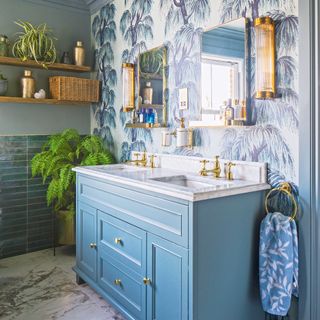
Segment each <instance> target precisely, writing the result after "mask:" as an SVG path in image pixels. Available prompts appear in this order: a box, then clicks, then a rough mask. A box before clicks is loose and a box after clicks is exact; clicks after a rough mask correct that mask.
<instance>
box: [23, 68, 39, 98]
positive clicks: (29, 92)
mask: <svg viewBox="0 0 320 320" xmlns="http://www.w3.org/2000/svg"><path fill="white" fill-rule="evenodd" d="M21 91H22V98H33V96H34V93H35V91H36V81H35V80H34V78H33V77H32V72H31V71H30V70H25V71H24V75H23V77H22V78H21Z"/></svg>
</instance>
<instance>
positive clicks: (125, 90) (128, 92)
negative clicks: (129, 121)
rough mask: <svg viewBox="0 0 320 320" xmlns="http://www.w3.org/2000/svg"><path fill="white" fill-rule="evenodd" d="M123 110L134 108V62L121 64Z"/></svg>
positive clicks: (127, 110)
mask: <svg viewBox="0 0 320 320" xmlns="http://www.w3.org/2000/svg"><path fill="white" fill-rule="evenodd" d="M122 96H123V112H129V111H132V110H133V109H134V64H132V63H123V64H122Z"/></svg>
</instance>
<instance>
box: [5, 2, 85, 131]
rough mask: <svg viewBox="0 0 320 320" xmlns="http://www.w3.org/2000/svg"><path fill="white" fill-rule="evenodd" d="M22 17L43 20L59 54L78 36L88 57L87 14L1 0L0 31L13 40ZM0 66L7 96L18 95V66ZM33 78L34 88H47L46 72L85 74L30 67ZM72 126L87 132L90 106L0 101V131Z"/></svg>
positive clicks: (46, 129)
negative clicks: (55, 38) (35, 82)
mask: <svg viewBox="0 0 320 320" xmlns="http://www.w3.org/2000/svg"><path fill="white" fill-rule="evenodd" d="M19 19H21V20H26V21H29V22H30V23H32V24H35V25H37V24H40V23H44V22H45V23H47V24H48V26H50V27H51V28H52V30H53V32H54V34H55V35H56V37H57V38H58V40H57V49H58V51H59V54H58V55H59V57H60V56H61V53H62V52H63V51H69V52H70V53H72V51H73V47H74V43H75V41H77V40H82V41H84V43H85V47H86V51H87V52H88V54H87V61H86V64H91V61H90V56H91V55H90V54H89V49H90V15H89V12H88V13H85V12H83V11H80V10H71V9H68V8H63V7H59V6H57V7H52V6H45V5H41V4H36V3H32V2H29V1H24V0H2V1H1V9H0V34H6V35H7V36H8V37H9V39H10V40H11V42H12V43H13V42H14V40H15V39H16V32H18V31H19V27H18V26H16V25H15V24H14V21H16V20H19ZM0 70H1V71H2V72H3V73H4V74H5V76H6V77H7V78H8V80H9V92H8V95H10V96H19V95H20V92H19V90H20V86H19V79H20V77H21V75H22V73H23V70H24V69H23V68H21V67H9V66H2V65H0ZM32 71H33V74H34V77H35V79H36V81H37V89H41V88H44V89H45V90H48V80H47V79H48V76H50V75H66V76H69V75H70V76H84V77H88V76H89V75H88V74H84V75H81V74H70V73H63V72H49V71H46V70H38V69H32ZM68 127H73V128H76V129H78V130H79V132H80V133H82V134H85V133H89V132H90V108H89V106H87V105H79V106H64V105H63V106H51V105H31V104H5V103H0V135H28V134H51V133H55V132H59V131H61V130H63V129H65V128H68Z"/></svg>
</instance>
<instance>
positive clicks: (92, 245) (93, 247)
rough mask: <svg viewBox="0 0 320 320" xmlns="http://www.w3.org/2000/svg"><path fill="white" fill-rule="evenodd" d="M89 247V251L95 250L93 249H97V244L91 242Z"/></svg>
mask: <svg viewBox="0 0 320 320" xmlns="http://www.w3.org/2000/svg"><path fill="white" fill-rule="evenodd" d="M89 247H90V248H91V249H95V248H96V247H97V244H96V243H94V242H91V243H90V244H89Z"/></svg>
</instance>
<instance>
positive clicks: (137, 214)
mask: <svg viewBox="0 0 320 320" xmlns="http://www.w3.org/2000/svg"><path fill="white" fill-rule="evenodd" d="M77 181H78V185H77V197H78V199H79V200H80V201H83V202H85V203H90V202H91V203H92V206H93V207H95V208H97V209H99V210H101V211H103V212H107V213H108V214H110V215H112V216H114V217H116V218H119V219H121V220H123V221H126V222H128V223H130V224H132V225H135V226H137V227H139V228H141V229H143V230H145V231H148V232H152V233H154V234H156V235H159V236H160V237H163V238H165V239H167V240H169V241H172V242H174V243H176V244H179V245H181V246H184V247H188V215H189V207H188V202H186V201H182V200H181V201H179V199H177V201H174V200H171V198H170V199H167V198H164V197H163V196H162V195H159V196H158V195H157V194H154V193H152V194H150V193H149V192H148V191H145V190H141V191H136V190H132V189H129V187H127V186H126V187H123V186H120V185H117V184H112V183H109V182H107V181H103V180H101V179H98V178H93V177H90V176H85V175H79V174H78V180H77ZM132 188H134V187H132Z"/></svg>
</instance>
